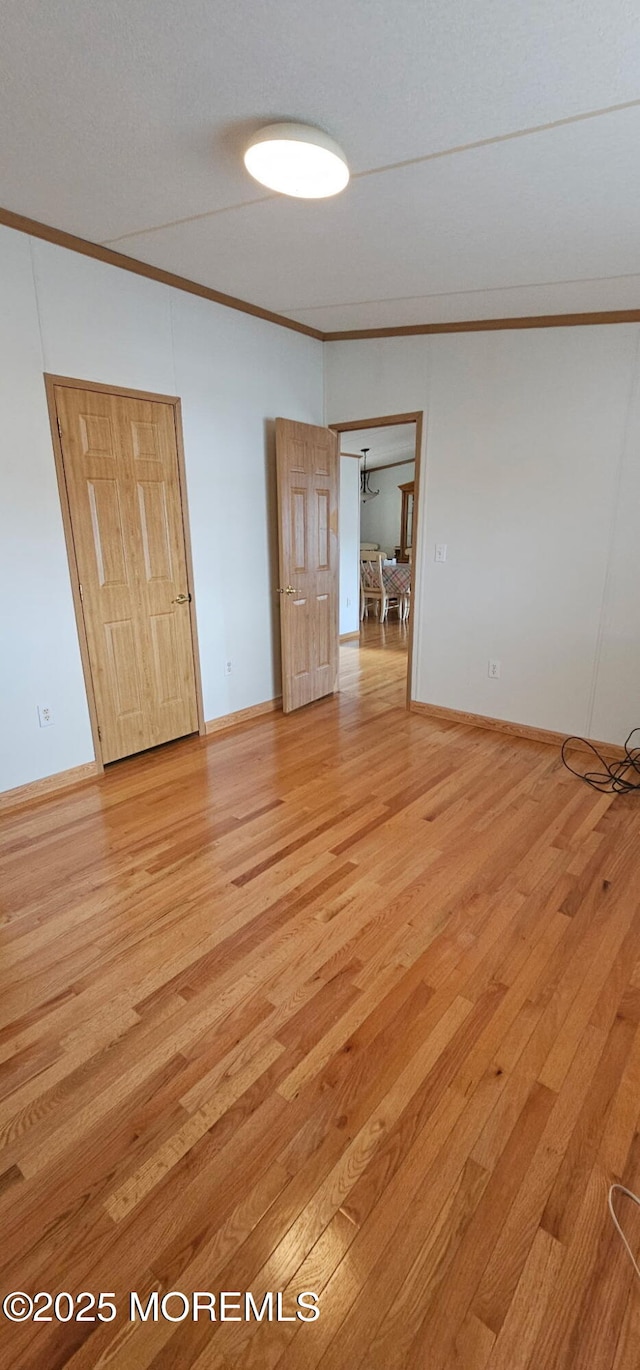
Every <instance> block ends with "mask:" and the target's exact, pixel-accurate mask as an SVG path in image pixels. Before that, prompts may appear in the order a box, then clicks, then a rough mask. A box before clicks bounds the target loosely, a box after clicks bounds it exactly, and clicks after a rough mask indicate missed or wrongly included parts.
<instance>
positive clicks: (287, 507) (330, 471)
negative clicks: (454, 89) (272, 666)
mask: <svg viewBox="0 0 640 1370" xmlns="http://www.w3.org/2000/svg"><path fill="white" fill-rule="evenodd" d="M276 465H277V474H278V524H279V543H280V586H279V589H278V594H279V596H280V629H281V640H282V702H283V708H284V712H285V713H290V712H291V711H292V710H293V709H299V708H301V706H302V705H303V704H310V703H311V702H312V700H314V699H321V698H322V697H323V695H328V694H333V692H334V690H335V689H336V685H337V678H338V556H339V548H338V498H339V472H340V466H339V457H338V439H337V437H336V434H335V433H332V432H331V430H330V429H328V428H314V427H313V426H312V425H311V424H308V423H294V422H292V421H291V420H290V419H276Z"/></svg>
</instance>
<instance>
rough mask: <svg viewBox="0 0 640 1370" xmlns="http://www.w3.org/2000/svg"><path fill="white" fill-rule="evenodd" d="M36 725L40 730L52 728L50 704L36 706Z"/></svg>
mask: <svg viewBox="0 0 640 1370" xmlns="http://www.w3.org/2000/svg"><path fill="white" fill-rule="evenodd" d="M38 723H39V724H40V727H41V728H51V727H53V709H52V708H51V705H50V704H38Z"/></svg>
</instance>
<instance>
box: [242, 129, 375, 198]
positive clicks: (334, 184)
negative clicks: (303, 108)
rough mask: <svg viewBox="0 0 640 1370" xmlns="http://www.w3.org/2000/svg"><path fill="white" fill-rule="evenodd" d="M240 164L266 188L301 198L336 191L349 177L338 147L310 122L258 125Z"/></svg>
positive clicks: (342, 154)
mask: <svg viewBox="0 0 640 1370" xmlns="http://www.w3.org/2000/svg"><path fill="white" fill-rule="evenodd" d="M244 164H245V166H246V168H247V171H248V172H249V173H250V175H251V176H253V178H254V180H256V181H259V182H260V184H261V185H263V186H268V188H269V190H277V191H279V192H280V194H281V195H294V196H295V197H296V198H297V199H302V200H321V199H324V198H325V197H326V196H328V195H337V194H338V192H339V191H340V190H344V188H345V186H346V185H347V183H348V180H349V168H348V166H347V159H346V157H345V155H344V152H343V151H342V148H340V147H338V144H337V143H336V142H334V140H333V138H330V137H329V134H328V133H325V132H324V131H323V129H321V128H314V127H312V125H311V124H269V125H268V126H267V128H262V129H260V131H259V133H256V134H254V136H253V138H252V139H251V142H250V143H249V146H248V148H247V150H246V152H245V154H244Z"/></svg>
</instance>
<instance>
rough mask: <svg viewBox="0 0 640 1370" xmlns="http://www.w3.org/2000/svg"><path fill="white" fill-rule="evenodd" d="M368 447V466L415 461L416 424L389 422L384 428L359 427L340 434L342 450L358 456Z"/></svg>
mask: <svg viewBox="0 0 640 1370" xmlns="http://www.w3.org/2000/svg"><path fill="white" fill-rule="evenodd" d="M363 447H368V448H369V451H368V452H367V466H371V467H374V466H384V465H386V463H387V462H391V461H394V462H395V461H400V460H401V459H402V458H403V457H404V458H405V459H406V460H407V461H415V455H416V426H415V424H414V423H389V424H386V425H385V426H384V427H383V428H359V429H357V431H356V430H352V431H350V432H347V433H341V434H340V451H341V452H345V453H349V454H350V455H351V456H357V455H358V453H360V452H361V451H362V448H363Z"/></svg>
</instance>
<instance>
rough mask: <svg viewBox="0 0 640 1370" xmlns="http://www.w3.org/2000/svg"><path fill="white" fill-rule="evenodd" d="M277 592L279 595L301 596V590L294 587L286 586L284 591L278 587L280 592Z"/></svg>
mask: <svg viewBox="0 0 640 1370" xmlns="http://www.w3.org/2000/svg"><path fill="white" fill-rule="evenodd" d="M277 592H278V594H279V595H299V594H300V591H299V590H294V588H293V585H285V588H284V589H282V588H281V586H278V591H277Z"/></svg>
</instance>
